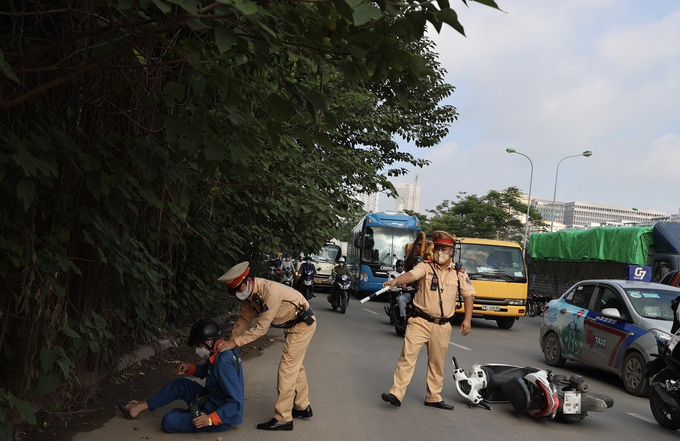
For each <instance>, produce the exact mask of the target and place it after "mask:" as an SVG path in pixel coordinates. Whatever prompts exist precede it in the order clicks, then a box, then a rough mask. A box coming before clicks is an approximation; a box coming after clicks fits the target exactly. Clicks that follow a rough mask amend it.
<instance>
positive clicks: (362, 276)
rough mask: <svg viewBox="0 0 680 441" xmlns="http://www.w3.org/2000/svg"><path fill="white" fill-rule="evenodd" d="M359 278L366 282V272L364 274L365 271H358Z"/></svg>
mask: <svg viewBox="0 0 680 441" xmlns="http://www.w3.org/2000/svg"><path fill="white" fill-rule="evenodd" d="M359 278H360V279H361V281H362V282H368V274H366V271H362V272H361V273H359Z"/></svg>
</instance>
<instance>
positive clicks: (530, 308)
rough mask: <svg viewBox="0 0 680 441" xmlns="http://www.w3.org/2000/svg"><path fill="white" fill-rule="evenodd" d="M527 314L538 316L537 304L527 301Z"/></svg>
mask: <svg viewBox="0 0 680 441" xmlns="http://www.w3.org/2000/svg"><path fill="white" fill-rule="evenodd" d="M527 315H528V316H529V317H534V316H536V304H535V303H534V302H529V303H527Z"/></svg>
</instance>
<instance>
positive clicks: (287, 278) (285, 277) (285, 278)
mask: <svg viewBox="0 0 680 441" xmlns="http://www.w3.org/2000/svg"><path fill="white" fill-rule="evenodd" d="M281 283H283V284H284V285H286V286H293V269H292V268H284V269H282V270H281Z"/></svg>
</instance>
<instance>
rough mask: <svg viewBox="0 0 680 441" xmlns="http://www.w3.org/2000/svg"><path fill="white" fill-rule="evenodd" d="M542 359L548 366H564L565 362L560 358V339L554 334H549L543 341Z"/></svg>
mask: <svg viewBox="0 0 680 441" xmlns="http://www.w3.org/2000/svg"><path fill="white" fill-rule="evenodd" d="M543 358H545V362H546V364H547V365H548V366H553V367H561V366H564V363H565V362H566V360H565V359H564V358H562V347H561V346H560V338H559V336H558V335H557V334H556V333H554V332H549V333H548V334H547V335H546V336H545V338H544V340H543Z"/></svg>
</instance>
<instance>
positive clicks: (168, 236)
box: [0, 0, 496, 438]
mask: <svg viewBox="0 0 680 441" xmlns="http://www.w3.org/2000/svg"><path fill="white" fill-rule="evenodd" d="M463 1H464V3H465V0H463ZM477 2H478V3H482V4H486V5H488V6H492V7H496V5H495V3H494V2H493V1H492V0H477ZM428 23H429V24H431V25H432V26H433V27H434V28H435V29H436V30H440V29H441V27H442V26H443V25H450V26H452V27H454V28H455V29H457V30H458V31H459V32H461V33H463V28H462V26H461V25H460V23H458V20H457V16H456V13H455V11H454V10H453V9H451V8H450V6H449V2H448V0H438V1H437V2H436V3H434V2H423V3H420V2H416V1H412V0H406V1H402V2H388V1H385V0H378V1H376V2H375V3H374V2H369V1H366V0H346V1H340V0H322V1H309V2H305V1H294V0H279V1H273V0H258V1H250V0H220V1H216V2H213V1H208V0H113V1H110V0H61V1H60V0H41V1H36V0H7V1H5V2H4V4H3V7H2V11H0V29H1V30H2V32H0V39H1V44H0V47H1V48H3V49H2V52H0V200H2V209H3V211H2V218H1V219H0V292H1V293H2V294H1V295H2V297H1V298H0V360H1V361H0V382H1V383H2V385H3V389H0V437H3V438H4V437H8V436H11V435H10V432H11V426H12V425H13V424H12V423H14V422H16V421H18V418H23V419H26V420H28V421H29V422H34V421H35V418H34V416H33V413H32V412H31V410H30V408H29V407H28V406H27V405H26V404H24V403H26V402H30V403H32V404H33V405H34V406H38V407H40V406H41V405H44V406H48V407H49V408H50V409H53V410H57V411H59V410H63V409H64V407H69V406H71V405H75V404H78V402H81V401H83V400H85V399H87V397H88V393H89V389H88V388H87V387H85V386H87V385H88V384H90V382H87V381H85V379H87V378H90V379H91V378H95V379H96V378H97V377H100V376H101V375H103V374H105V373H106V371H107V370H108V369H111V368H112V366H114V364H115V358H116V356H117V355H118V354H120V353H121V352H122V351H124V350H126V349H129V348H130V347H132V346H134V345H135V344H137V343H139V342H142V341H147V340H148V339H149V338H152V337H154V336H158V335H159V333H163V332H170V331H172V329H173V328H175V327H181V326H183V325H184V324H185V323H186V321H187V320H190V319H192V318H195V317H197V316H201V315H204V314H214V313H215V312H216V311H220V310H225V309H229V308H230V307H231V305H230V304H229V300H228V299H225V297H224V291H223V290H221V289H220V287H219V286H218V285H217V284H216V282H215V279H216V278H217V277H218V276H219V275H220V274H221V273H222V272H223V271H224V269H226V268H227V267H228V266H230V265H231V264H233V263H235V262H237V261H239V260H242V259H251V260H252V261H253V263H254V265H255V266H257V265H258V264H259V262H260V261H261V259H262V254H263V253H265V252H267V251H269V250H271V249H275V248H279V249H283V248H285V249H316V248H318V246H319V245H320V243H321V242H322V241H323V240H325V239H327V238H328V237H330V236H332V234H333V233H334V232H335V231H336V230H335V229H336V228H337V226H338V224H339V223H340V222H341V219H345V218H347V217H348V216H349V215H351V214H352V213H353V212H354V211H355V210H356V209H357V208H358V207H357V203H356V202H355V201H354V199H353V198H352V197H351V196H352V194H353V192H355V191H366V192H372V191H376V190H381V189H383V188H391V186H390V184H389V181H388V178H389V177H392V176H398V175H400V174H402V173H403V172H404V169H403V168H401V167H399V166H398V164H404V163H405V164H413V165H422V164H424V162H423V161H422V160H420V159H418V158H416V157H413V156H412V155H409V154H406V153H403V152H400V151H399V149H398V146H397V144H396V143H395V142H394V141H393V137H394V135H400V136H401V137H403V138H405V139H408V140H410V141H414V142H415V144H416V145H418V146H420V147H430V146H433V145H436V144H437V142H438V141H439V140H440V139H441V138H442V136H444V135H445V134H446V133H447V130H448V125H449V123H451V122H452V121H453V120H454V119H455V118H456V111H455V109H454V108H452V107H450V106H442V105H440V104H439V103H440V102H441V100H442V99H443V98H445V97H446V96H448V95H449V94H450V93H451V92H452V90H453V88H452V86H450V85H448V84H446V83H445V82H444V81H443V78H444V72H443V71H442V69H441V67H440V66H439V64H438V62H437V59H436V54H435V52H434V48H433V45H432V43H431V42H430V41H429V40H428V39H427V38H426V37H425V36H424V31H425V28H426V26H427V24H428ZM256 269H257V268H256ZM17 372H21V373H22V375H16V373H17ZM55 403H59V404H55Z"/></svg>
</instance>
